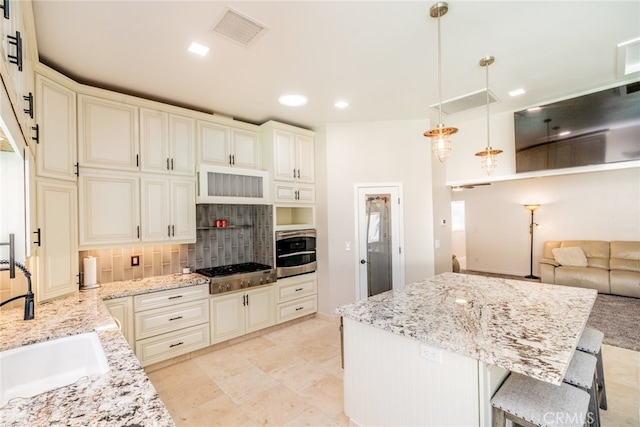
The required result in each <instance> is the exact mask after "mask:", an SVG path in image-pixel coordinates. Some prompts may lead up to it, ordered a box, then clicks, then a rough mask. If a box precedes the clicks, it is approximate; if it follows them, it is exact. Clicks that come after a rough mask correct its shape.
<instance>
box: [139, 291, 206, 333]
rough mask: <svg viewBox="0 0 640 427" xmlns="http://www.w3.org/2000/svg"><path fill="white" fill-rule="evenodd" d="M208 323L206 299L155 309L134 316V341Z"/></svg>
mask: <svg viewBox="0 0 640 427" xmlns="http://www.w3.org/2000/svg"><path fill="white" fill-rule="evenodd" d="M208 321H209V300H208V299H203V300H199V301H191V302H186V303H183V304H174V305H171V306H168V307H161V308H155V309H153V310H147V311H143V312H141V313H136V314H135V325H136V326H135V330H136V339H142V338H149V337H152V336H155V335H159V334H163V333H166V332H172V331H175V330H177V329H182V328H186V327H188V326H194V325H198V324H200V323H206V322H208Z"/></svg>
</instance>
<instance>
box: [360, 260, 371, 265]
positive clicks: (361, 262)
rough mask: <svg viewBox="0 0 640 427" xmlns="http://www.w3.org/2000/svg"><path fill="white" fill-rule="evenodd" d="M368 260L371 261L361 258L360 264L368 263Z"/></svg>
mask: <svg viewBox="0 0 640 427" xmlns="http://www.w3.org/2000/svg"><path fill="white" fill-rule="evenodd" d="M368 262H369V261H365V260H363V259H361V260H360V264H366V263H368Z"/></svg>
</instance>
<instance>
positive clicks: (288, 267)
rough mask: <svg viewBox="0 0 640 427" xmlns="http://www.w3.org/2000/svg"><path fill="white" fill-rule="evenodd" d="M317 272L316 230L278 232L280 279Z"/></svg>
mask: <svg viewBox="0 0 640 427" xmlns="http://www.w3.org/2000/svg"><path fill="white" fill-rule="evenodd" d="M313 271H316V230H315V229H305V230H291V231H276V274H277V275H278V278H279V279H281V278H283V277H289V276H296V275H298V274H305V273H311V272H313Z"/></svg>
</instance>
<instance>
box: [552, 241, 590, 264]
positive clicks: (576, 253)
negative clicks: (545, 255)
mask: <svg viewBox="0 0 640 427" xmlns="http://www.w3.org/2000/svg"><path fill="white" fill-rule="evenodd" d="M552 252H553V257H554V258H555V260H556V261H558V263H559V264H560V265H569V266H572V267H586V266H587V265H589V263H588V262H587V257H586V256H585V255H584V251H583V250H582V249H580V247H578V246H572V247H568V248H556V249H554V250H553V251H552Z"/></svg>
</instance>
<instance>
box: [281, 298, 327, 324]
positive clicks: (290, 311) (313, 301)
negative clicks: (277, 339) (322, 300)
mask: <svg viewBox="0 0 640 427" xmlns="http://www.w3.org/2000/svg"><path fill="white" fill-rule="evenodd" d="M316 311H318V309H317V295H310V296H308V297H304V298H300V299H297V300H294V301H290V302H285V303H282V304H278V310H277V323H282V322H286V321H287V320H293V319H297V318H298V317H302V316H306V315H307V314H311V313H315V312H316Z"/></svg>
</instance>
